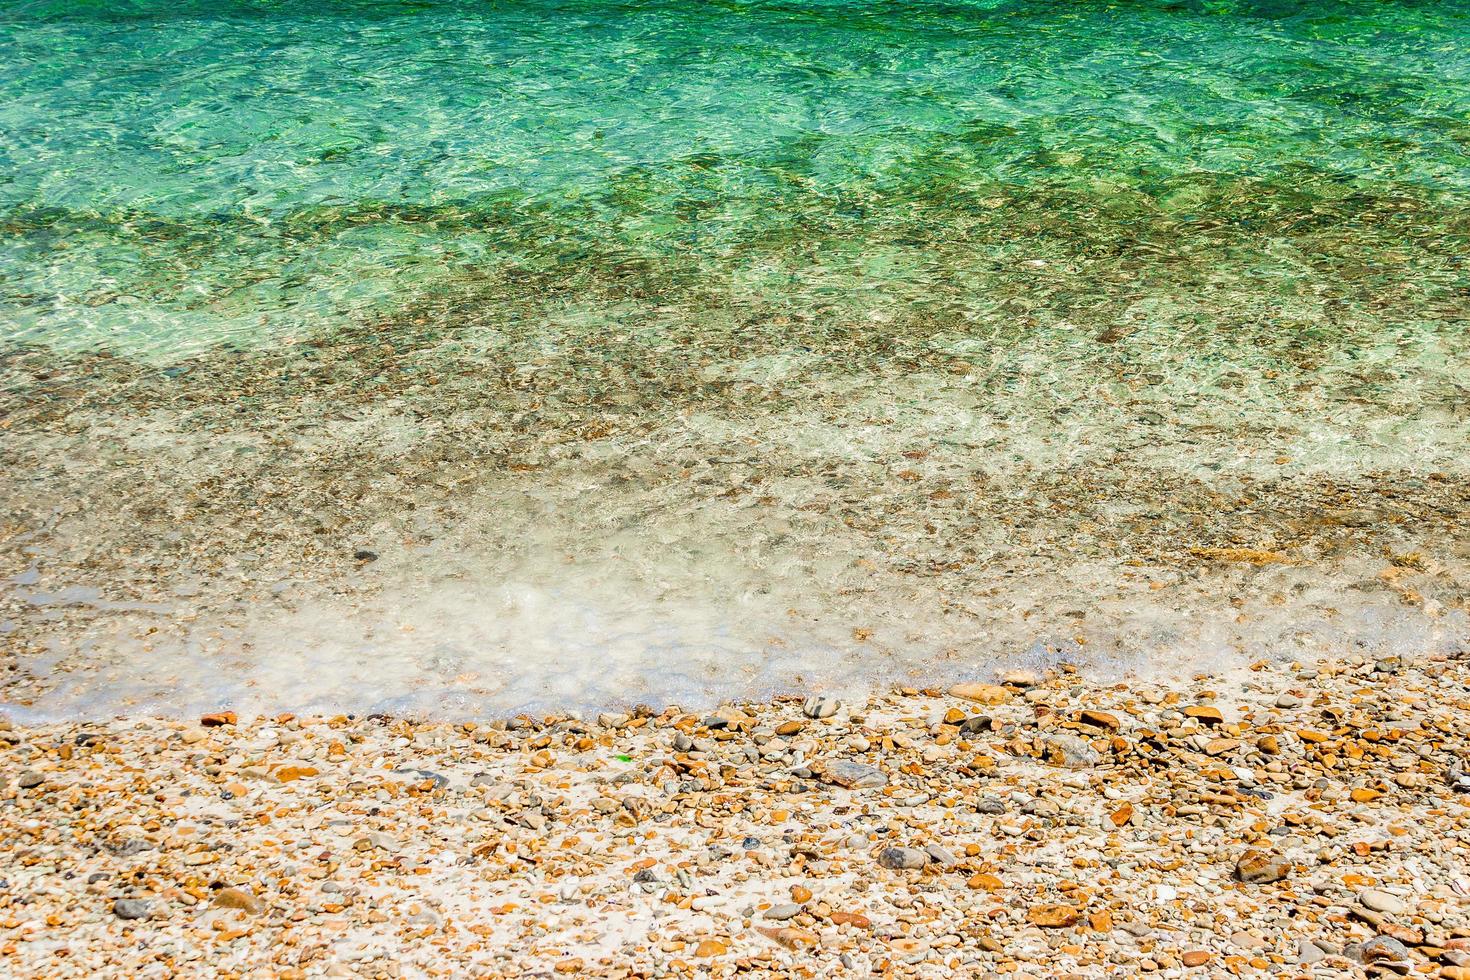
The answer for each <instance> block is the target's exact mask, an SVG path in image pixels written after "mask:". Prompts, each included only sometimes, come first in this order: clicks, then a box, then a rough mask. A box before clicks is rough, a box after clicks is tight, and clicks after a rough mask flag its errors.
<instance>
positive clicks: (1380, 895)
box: [1358, 888, 1410, 915]
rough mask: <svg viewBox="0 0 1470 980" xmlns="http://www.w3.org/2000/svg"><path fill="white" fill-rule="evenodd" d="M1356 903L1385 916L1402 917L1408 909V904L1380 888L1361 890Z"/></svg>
mask: <svg viewBox="0 0 1470 980" xmlns="http://www.w3.org/2000/svg"><path fill="white" fill-rule="evenodd" d="M1358 901H1360V902H1362V903H1363V904H1364V905H1366V906H1367V907H1368V908H1370V909H1372V910H1373V911H1375V912H1382V913H1384V914H1385V915H1404V914H1405V913H1407V912H1408V911H1409V908H1410V906H1409V903H1408V902H1406V901H1404V900H1403V899H1402V898H1399V897H1398V896H1397V895H1395V894H1393V893H1392V892H1386V891H1384V890H1383V889H1381V888H1365V889H1363V890H1362V891H1360V892H1358Z"/></svg>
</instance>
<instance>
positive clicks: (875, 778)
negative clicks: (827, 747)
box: [813, 759, 888, 789]
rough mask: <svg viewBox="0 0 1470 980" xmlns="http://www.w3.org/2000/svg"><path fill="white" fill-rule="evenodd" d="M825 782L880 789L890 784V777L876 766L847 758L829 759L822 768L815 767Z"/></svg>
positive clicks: (844, 787)
mask: <svg viewBox="0 0 1470 980" xmlns="http://www.w3.org/2000/svg"><path fill="white" fill-rule="evenodd" d="M813 769H814V771H815V772H817V774H818V775H819V776H820V777H821V779H822V781H823V782H827V783H831V784H832V785H834V786H841V787H842V788H843V789H878V788H879V787H882V786H887V785H888V777H887V776H885V775H884V774H883V770H881V769H879V768H877V767H876V766H869V765H865V764H864V763H861V762H851V761H849V760H847V759H829V760H827V761H825V762H823V763H821V766H820V768H817V767H815V766H814V767H813Z"/></svg>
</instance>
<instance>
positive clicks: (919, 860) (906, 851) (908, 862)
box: [878, 847, 929, 871]
mask: <svg viewBox="0 0 1470 980" xmlns="http://www.w3.org/2000/svg"><path fill="white" fill-rule="evenodd" d="M928 863H929V854H928V853H927V852H925V851H921V850H919V849H918V848H917V847H885V848H884V849H883V852H882V853H881V854H879V855H878V864H879V865H881V866H882V867H885V868H888V869H889V870H890V871H917V870H918V869H919V868H922V867H924V866H925V865H926V864H928Z"/></svg>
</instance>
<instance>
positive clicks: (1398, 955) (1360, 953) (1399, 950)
mask: <svg viewBox="0 0 1470 980" xmlns="http://www.w3.org/2000/svg"><path fill="white" fill-rule="evenodd" d="M1342 955H1343V956H1346V957H1347V958H1348V959H1350V960H1353V961H1355V962H1357V963H1363V964H1369V963H1407V962H1408V960H1409V948H1408V947H1407V946H1405V945H1404V944H1403V943H1401V942H1399V941H1398V940H1397V939H1394V938H1393V937H1392V936H1375V937H1374V938H1372V939H1369V940H1368V941H1367V942H1361V943H1354V944H1353V945H1351V946H1348V947H1346V948H1344V949H1343V951H1342Z"/></svg>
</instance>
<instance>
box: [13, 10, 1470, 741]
mask: <svg viewBox="0 0 1470 980" xmlns="http://www.w3.org/2000/svg"><path fill="white" fill-rule="evenodd" d="M1467 40H1470V4H1466V3H1461V2H1452V3H1409V2H1372V3H1368V2H1348V3H1291V2H1257V3H1252V2H1227V0H1219V2H1206V0H1200V2H1179V3H1163V2H1157V3H1112V4H1105V3H1089V2H1072V3H1062V2H1052V3H1041V2H1031V3H1019V2H1013V3H1004V2H971V3H868V4H864V3H855V2H829V3H819V2H789V3H754V2H751V3H694V2H688V0H684V2H665V3H629V4H621V5H617V4H606V3H591V2H580V3H570V2H566V3H449V2H415V3H390V2H380V3H368V2H359V3H332V2H326V3H314V4H310V5H307V4H303V3H296V2H278V3H266V2H260V3H235V4H227V3H202V2H193V3H190V2H184V3H167V4H165V3H161V2H151V0H149V2H137V3H121V2H106V3H103V2H95V3H77V2H67V3H61V2H55V3H50V2H45V3H12V4H7V5H6V6H5V7H4V9H3V10H0V59H3V62H0V63H4V64H6V65H7V66H8V68H7V70H6V71H5V72H3V73H0V358H3V374H0V383H3V395H0V411H3V413H4V419H3V420H0V424H3V425H5V426H6V428H5V429H4V430H3V432H4V441H3V443H0V465H3V466H4V467H5V471H6V473H7V474H8V476H7V479H6V480H5V481H4V483H3V485H0V508H3V510H0V522H3V523H0V562H3V565H0V574H4V575H6V576H10V578H9V584H8V585H7V586H6V587H5V591H4V592H3V593H0V601H3V602H4V606H3V607H0V638H3V642H4V643H5V644H6V647H7V651H6V652H7V653H8V654H9V655H10V656H9V661H8V663H7V665H6V666H7V667H8V671H9V672H8V675H7V676H8V677H9V678H10V681H9V682H8V686H7V690H8V691H9V694H8V695H7V697H8V698H9V699H10V700H11V701H12V702H13V704H14V705H15V706H16V707H17V710H19V708H20V706H24V705H31V706H33V707H34V708H36V709H37V710H40V711H42V712H63V713H64V712H77V711H82V712H85V711H97V710H113V709H119V708H127V709H130V710H142V709H144V708H149V707H166V708H182V707H185V706H188V707H193V706H196V705H212V704H215V703H218V702H221V701H238V702H239V703H241V704H245V705H249V704H257V705H261V706H276V705H279V706H310V705H316V704H325V703H327V702H336V703H340V704H347V705H354V706H380V707H381V706H386V707H411V708H415V709H425V710H454V711H459V710H467V711H472V710H481V709H486V710H500V709H503V708H508V707H517V706H520V705H524V704H533V703H535V704H573V703H580V704H593V703H606V702H610V701H618V700H638V699H647V700H657V699H660V698H670V697H691V698H700V697H708V696H710V695H711V694H712V693H740V692H756V691H761V690H767V689H770V688H772V687H803V686H822V685H842V684H848V685H859V686H860V685H861V684H864V683H870V682H872V681H873V680H874V679H877V678H891V677H899V676H912V677H915V678H920V679H923V678H938V677H941V676H948V675H952V674H961V673H964V674H971V673H976V672H982V673H983V672H984V670H985V669H988V668H989V667H990V666H991V665H995V664H1002V663H1012V662H1015V661H1017V660H1029V661H1033V662H1035V661H1049V660H1051V659H1055V658H1058V657H1066V658H1071V659H1079V660H1084V661H1090V662H1093V663H1096V664H1099V665H1109V666H1126V667H1139V666H1145V665H1150V664H1153V665H1169V666H1175V667H1187V666H1188V665H1191V664H1200V663H1204V662H1211V663H1216V664H1218V663H1219V662H1220V661H1222V660H1226V661H1230V660H1232V658H1233V660H1234V661H1241V662H1243V661H1244V660H1246V659H1247V658H1251V657H1256V656H1287V657H1292V656H1305V655H1309V654H1311V653H1313V652H1320V651H1324V650H1341V649H1344V648H1349V649H1351V648H1360V649H1362V650H1364V651H1365V652H1369V653H1377V654H1382V653H1387V652H1403V653H1413V652H1425V651H1431V650H1437V649H1447V648H1454V647H1457V646H1459V645H1463V644H1464V643H1466V642H1467V626H1466V616H1467V611H1466V610H1467V606H1466V603H1467V595H1470V585H1467V578H1466V567H1467V564H1470V537H1467V534H1466V528H1467V524H1470V520H1467V517H1470V491H1467V489H1466V482H1465V478H1466V475H1467V469H1470V466H1467V453H1466V448H1465V447H1466V446H1467V445H1470V324H1467V316H1466V314H1467V312H1470V235H1467V232H1470V221H1467V219H1470V44H1467ZM358 552H372V553H373V554H374V555H376V556H377V558H376V559H375V560H369V559H367V558H356V557H354V555H355V554H356V553H358Z"/></svg>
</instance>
